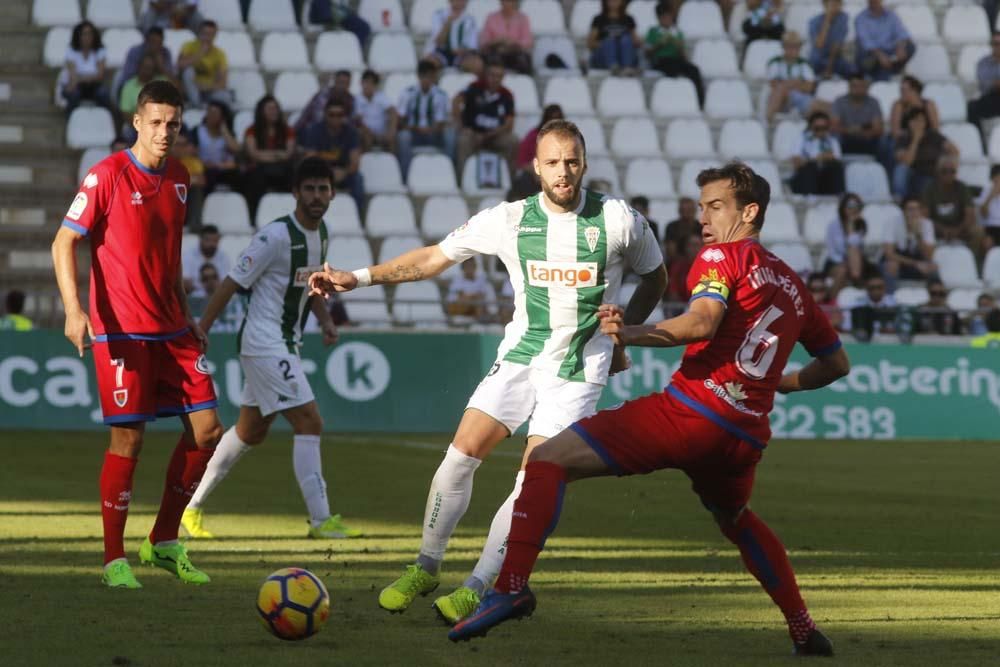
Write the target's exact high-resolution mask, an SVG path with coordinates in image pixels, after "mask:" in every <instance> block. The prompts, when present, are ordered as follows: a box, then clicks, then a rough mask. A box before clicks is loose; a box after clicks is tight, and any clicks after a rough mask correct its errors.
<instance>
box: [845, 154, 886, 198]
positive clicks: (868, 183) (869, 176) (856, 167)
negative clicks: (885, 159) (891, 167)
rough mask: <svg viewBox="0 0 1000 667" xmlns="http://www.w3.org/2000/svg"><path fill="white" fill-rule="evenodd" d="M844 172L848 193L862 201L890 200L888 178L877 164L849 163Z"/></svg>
mask: <svg viewBox="0 0 1000 667" xmlns="http://www.w3.org/2000/svg"><path fill="white" fill-rule="evenodd" d="M844 172H845V174H844V175H845V180H846V182H847V191H848V192H853V193H855V194H857V195H859V196H860V197H861V199H863V200H864V201H887V200H889V199H892V196H891V195H890V194H889V178H888V177H887V176H886V173H885V169H884V168H883V167H882V165H880V164H878V163H877V162H851V163H849V164H848V165H847V167H846V169H845V170H844Z"/></svg>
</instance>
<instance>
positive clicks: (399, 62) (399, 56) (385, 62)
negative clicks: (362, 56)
mask: <svg viewBox="0 0 1000 667" xmlns="http://www.w3.org/2000/svg"><path fill="white" fill-rule="evenodd" d="M368 66H369V67H370V68H372V69H373V70H375V71H376V72H378V73H379V74H386V73H389V72H413V71H415V70H416V69H417V52H416V51H415V50H414V48H413V40H412V39H411V38H410V36H409V35H408V34H406V33H396V34H389V33H378V34H376V35H375V36H374V37H372V40H371V44H370V45H369V46H368Z"/></svg>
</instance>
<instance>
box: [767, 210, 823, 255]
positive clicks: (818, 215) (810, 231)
mask: <svg viewBox="0 0 1000 667" xmlns="http://www.w3.org/2000/svg"><path fill="white" fill-rule="evenodd" d="M836 219H837V204H836V203H834V202H828V203H823V204H818V205H816V206H810V207H809V208H807V209H806V218H805V220H804V221H803V222H802V236H803V238H805V240H806V243H811V244H814V245H821V244H823V243H825V242H826V228H827V227H829V225H830V223H831V222H832V221H834V220H836ZM764 224H767V223H766V222H765V223H764Z"/></svg>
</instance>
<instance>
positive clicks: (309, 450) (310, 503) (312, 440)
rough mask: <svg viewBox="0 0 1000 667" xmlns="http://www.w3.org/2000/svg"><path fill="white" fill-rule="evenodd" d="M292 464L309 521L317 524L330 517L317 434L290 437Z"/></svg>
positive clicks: (314, 524)
mask: <svg viewBox="0 0 1000 667" xmlns="http://www.w3.org/2000/svg"><path fill="white" fill-rule="evenodd" d="M292 443H293V444H292V465H293V466H294V467H295V479H297V480H298V481H299V489H301V490H302V498H303V500H305V501H306V508H307V509H308V510H309V521H310V523H312V525H313V526H314V527H315V526H318V525H320V524H321V523H323V522H324V521H326V520H327V519H329V518H330V501H329V500H328V499H327V497H326V480H325V479H323V463H322V459H321V458H320V453H319V436H318V435H296V436H295V437H294V438H293V439H292Z"/></svg>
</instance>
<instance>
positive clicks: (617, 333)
mask: <svg viewBox="0 0 1000 667" xmlns="http://www.w3.org/2000/svg"><path fill="white" fill-rule="evenodd" d="M597 319H599V320H600V321H601V333H603V334H605V335H607V336H610V337H611V340H613V341H614V342H615V345H616V346H624V345H625V338H624V336H623V334H624V333H625V311H624V310H622V309H621V308H620V307H619V306H616V305H614V304H612V303H604V304H601V306H600V307H599V308H598V309H597Z"/></svg>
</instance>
